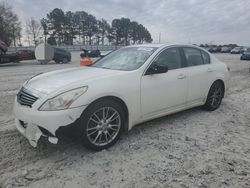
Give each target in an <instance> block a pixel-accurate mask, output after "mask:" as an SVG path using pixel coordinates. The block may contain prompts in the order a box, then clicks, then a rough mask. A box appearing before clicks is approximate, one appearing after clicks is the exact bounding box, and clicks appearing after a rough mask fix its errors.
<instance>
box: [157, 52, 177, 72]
mask: <svg viewBox="0 0 250 188" xmlns="http://www.w3.org/2000/svg"><path fill="white" fill-rule="evenodd" d="M154 63H155V64H157V65H160V66H168V70H171V69H178V68H180V67H181V57H180V53H179V49H178V48H170V49H166V50H164V51H163V52H162V53H161V54H160V55H159V56H158V57H157V58H156V60H155V61H154Z"/></svg>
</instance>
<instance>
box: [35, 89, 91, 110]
mask: <svg viewBox="0 0 250 188" xmlns="http://www.w3.org/2000/svg"><path fill="white" fill-rule="evenodd" d="M87 89H88V87H87V86H85V87H81V88H77V89H73V90H70V91H67V92H64V93H61V94H60V95H57V96H56V97H54V98H51V99H48V100H47V101H46V102H45V103H43V105H42V106H41V107H40V108H39V110H41V111H55V110H64V109H68V108H69V107H70V105H71V104H72V103H73V102H74V101H75V100H76V99H77V98H78V97H80V96H81V95H82V94H83V93H85V92H86V91H87Z"/></svg>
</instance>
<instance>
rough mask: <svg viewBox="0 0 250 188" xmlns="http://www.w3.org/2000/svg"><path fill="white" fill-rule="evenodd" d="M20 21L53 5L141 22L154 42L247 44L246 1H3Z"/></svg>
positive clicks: (249, 19)
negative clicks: (10, 7)
mask: <svg viewBox="0 0 250 188" xmlns="http://www.w3.org/2000/svg"><path fill="white" fill-rule="evenodd" d="M0 1H2V0H0ZM5 2H7V3H8V4H9V5H11V6H12V7H13V9H14V11H15V12H16V13H17V14H18V15H19V16H20V19H21V21H22V22H23V23H25V20H27V19H29V18H30V17H34V18H36V19H41V18H43V17H45V16H46V14H47V13H48V12H50V11H51V10H53V9H54V8H61V9H63V10H64V11H69V10H70V11H78V10H84V11H86V12H88V13H91V14H93V15H94V16H96V17H97V18H98V19H100V18H104V19H106V20H107V21H108V22H109V23H111V21H112V19H114V18H120V17H128V18H130V19H131V20H134V21H137V22H139V23H142V24H143V25H145V26H146V27H147V28H148V30H149V31H150V33H151V34H152V37H153V40H154V42H155V43H157V42H158V40H159V33H161V42H177V43H189V42H190V43H197V44H200V43H214V44H222V43H238V44H241V45H250V0H124V1H122V0H7V1H5Z"/></svg>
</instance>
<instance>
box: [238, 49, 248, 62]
mask: <svg viewBox="0 0 250 188" xmlns="http://www.w3.org/2000/svg"><path fill="white" fill-rule="evenodd" d="M240 60H250V48H246V50H245V51H244V52H243V53H242V55H241V56H240Z"/></svg>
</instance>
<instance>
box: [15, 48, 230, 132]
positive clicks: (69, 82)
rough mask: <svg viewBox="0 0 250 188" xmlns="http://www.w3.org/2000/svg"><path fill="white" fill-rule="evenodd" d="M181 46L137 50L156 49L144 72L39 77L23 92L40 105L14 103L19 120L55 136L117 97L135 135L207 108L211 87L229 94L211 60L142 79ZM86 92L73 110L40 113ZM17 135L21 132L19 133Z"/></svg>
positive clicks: (222, 69) (81, 71)
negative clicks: (218, 83) (96, 104)
mask: <svg viewBox="0 0 250 188" xmlns="http://www.w3.org/2000/svg"><path fill="white" fill-rule="evenodd" d="M180 46H182V45H171V44H168V45H156V44H152V45H151V44H148V45H141V46H139V47H143V48H144V47H147V48H148V47H149V48H150V47H151V48H153V47H158V49H157V50H156V51H155V52H154V53H153V54H152V55H151V56H150V57H149V59H148V60H147V61H146V62H145V63H144V64H143V65H142V66H141V67H140V68H138V69H137V70H134V71H118V70H108V69H101V68H94V67H85V68H80V67H79V68H71V69H64V70H59V71H53V72H49V73H46V74H42V75H38V76H37V77H34V78H32V79H31V80H29V81H28V82H26V84H25V85H24V87H25V88H26V89H27V90H29V91H31V92H34V93H36V94H37V95H38V96H39V100H37V101H36V102H35V103H34V105H33V107H32V108H29V107H25V106H21V105H20V104H18V103H17V102H15V106H14V112H15V116H16V119H17V120H18V119H20V120H22V121H25V122H27V123H28V124H35V125H39V126H41V127H44V128H45V129H47V130H49V131H50V132H51V133H52V134H55V131H56V130H57V129H58V128H59V127H60V126H66V125H68V124H70V123H73V122H74V121H75V120H76V119H77V118H79V117H80V115H81V114H82V112H83V111H84V109H85V108H86V107H87V106H88V105H89V104H90V103H92V102H93V101H95V100H97V99H99V98H100V97H105V96H115V97H118V98H120V99H121V100H123V101H124V102H125V104H126V105H127V108H128V111H129V129H131V128H132V127H133V126H134V125H135V124H138V123H141V122H144V121H147V120H149V119H153V118H156V117H160V116H164V115H167V114H171V113H174V112H177V111H181V110H184V109H188V108H191V107H194V106H199V105H203V104H204V103H205V99H206V97H207V93H208V90H209V88H210V86H211V85H212V83H213V82H214V81H215V80H217V79H221V80H223V81H224V83H225V86H226V88H227V82H228V78H229V75H228V71H227V68H226V66H225V64H224V63H222V62H220V61H218V60H217V59H216V58H215V57H213V56H212V55H211V54H210V56H211V64H210V65H200V66H194V67H189V68H182V69H176V70H169V71H168V72H167V73H163V74H158V75H144V72H145V71H146V70H147V67H148V66H149V65H150V64H151V62H152V60H153V59H154V58H155V57H156V56H157V55H158V53H159V52H160V51H161V50H163V49H166V48H170V47H180ZM133 47H135V46H133ZM191 47H193V46H191ZM195 48H198V47H195ZM199 49H200V48H199ZM208 68H211V69H212V70H213V72H212V73H211V72H210V71H207V70H208ZM180 78H181V79H180ZM82 86H88V90H87V91H86V92H85V93H84V94H83V95H82V96H80V97H79V98H78V99H77V100H75V101H74V102H73V103H72V105H71V106H70V109H66V110H60V111H39V110H38V109H39V107H40V106H41V105H42V104H43V103H44V102H45V101H47V100H48V99H50V98H53V97H55V96H57V95H59V94H61V93H63V92H66V91H69V90H72V89H75V88H78V87H82ZM69 117H71V118H69ZM17 120H16V122H17ZM17 126H18V125H17ZM18 130H19V131H20V128H18Z"/></svg>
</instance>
